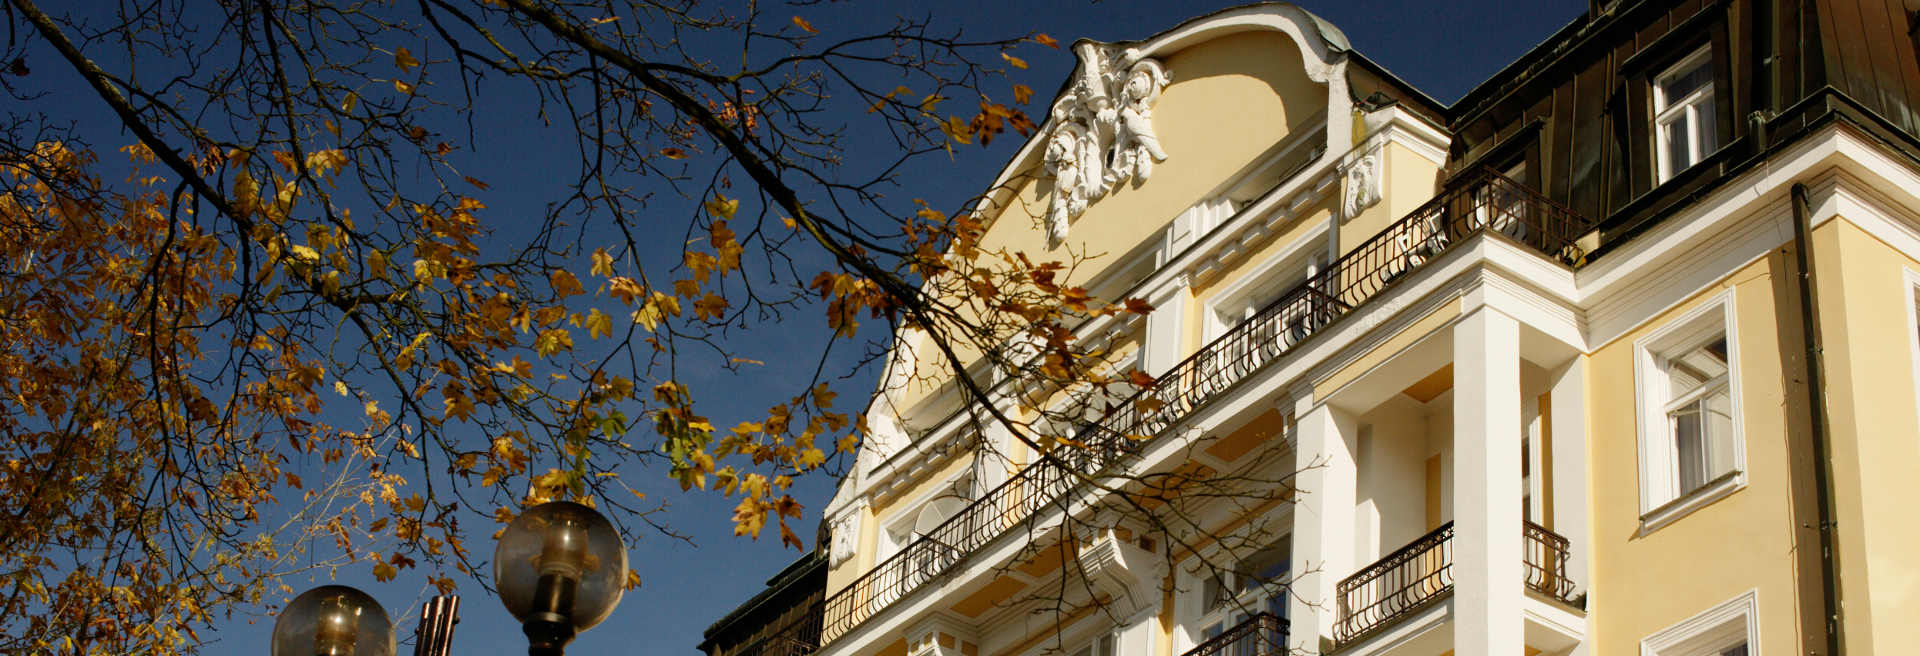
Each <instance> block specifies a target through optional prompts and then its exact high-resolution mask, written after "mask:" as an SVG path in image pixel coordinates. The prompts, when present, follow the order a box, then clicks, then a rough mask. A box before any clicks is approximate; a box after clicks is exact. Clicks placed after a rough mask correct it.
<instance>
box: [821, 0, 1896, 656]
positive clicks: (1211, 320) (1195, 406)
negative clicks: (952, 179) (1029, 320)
mask: <svg viewBox="0 0 1920 656" xmlns="http://www.w3.org/2000/svg"><path fill="white" fill-rule="evenodd" d="M1865 4H1874V3H1865ZM1863 6H1864V5H1863ZM1891 6H1892V5H1890V7H1891ZM1856 9H1857V8H1856ZM1883 9H1884V10H1887V11H1893V10H1894V9H1897V7H1894V8H1893V9H1888V8H1885V7H1879V5H1877V4H1874V10H1875V11H1880V10H1883ZM1846 11H1853V9H1845V8H1839V9H1836V8H1835V7H1833V6H1829V5H1827V4H1821V3H1814V4H1810V5H1807V6H1804V7H1800V8H1798V9H1794V10H1793V11H1787V10H1783V9H1781V8H1780V7H1778V6H1776V5H1771V4H1765V3H1757V2H1743V1H1729V2H1691V3H1689V2H1665V3H1656V2H1642V3H1631V2H1595V3H1594V4H1593V6H1592V8H1591V11H1590V12H1589V13H1588V15H1586V16H1583V17H1582V18H1581V19H1579V20H1577V21H1575V23H1574V24H1572V25H1570V26H1568V27H1567V28H1566V29H1564V30H1562V31H1561V32H1560V33H1558V34H1555V35H1552V37H1551V38H1549V39H1548V40H1547V41H1546V42H1545V43H1543V44H1542V45H1541V46H1539V47H1538V48H1536V49H1535V50H1534V51H1533V52H1531V53H1529V54H1528V55H1526V56H1525V57H1523V58H1522V59H1521V60H1519V61H1517V62H1515V65H1513V66H1510V67H1508V68H1507V69H1506V70H1503V71H1502V72H1501V73H1500V74H1499V75H1496V76H1495V78H1493V79H1491V80H1489V81H1488V82H1486V83H1485V84H1483V85H1482V86H1481V87H1480V88H1477V89H1475V90H1474V91H1473V92H1470V93H1469V94H1468V96H1467V97H1466V98H1463V99H1461V100H1460V101H1458V102H1456V103H1454V104H1453V105H1452V106H1443V105H1440V104H1438V103H1436V102H1434V101H1433V100H1431V99H1429V98H1427V97H1426V96H1424V95H1423V94H1421V93H1420V92H1419V91H1417V90H1415V89H1413V88H1412V87H1410V86H1408V85H1407V84H1405V83H1404V82H1401V81H1399V80H1398V79H1396V78H1394V77H1393V76H1392V75H1391V74H1390V73H1388V72H1387V71H1385V70H1384V69H1382V68H1381V67H1379V66H1378V65H1376V64H1373V63H1372V62H1371V61H1369V60H1367V59H1366V58H1365V57H1364V56H1363V55H1361V54H1360V53H1358V52H1355V51H1354V50H1353V49H1352V47H1351V46H1350V44H1348V43H1347V41H1346V38H1345V36H1344V35H1343V34H1342V33H1341V32H1340V31H1339V30H1338V29H1337V28H1335V27H1333V26H1332V25H1330V24H1328V23H1326V22H1325V21H1323V20H1321V19H1319V18H1318V17H1315V16H1313V15H1312V14H1310V13H1308V12H1306V11H1304V10H1302V9H1300V8H1298V7H1296V6H1293V5H1290V4H1285V3H1267V4H1259V5H1251V6H1248V7H1242V8H1238V9H1233V10H1227V11H1222V12H1217V13H1214V14H1210V15H1206V16H1201V17H1197V18H1194V19H1192V20H1189V21H1187V22H1185V23H1182V24H1179V25H1175V26H1170V27H1168V28H1167V29H1165V30H1164V31H1162V32H1160V33H1158V34H1156V35H1154V36H1152V37H1149V38H1146V39H1142V40H1140V41H1133V42H1125V43H1114V44H1107V43H1096V42H1090V41H1082V42H1079V43H1076V44H1074V47H1073V51H1074V53H1075V55H1076V56H1077V57H1078V58H1079V62H1080V63H1079V67H1078V68H1077V69H1076V70H1075V72H1074V74H1073V76H1072V77H1071V78H1070V79H1069V80H1066V81H1065V82H1064V85H1063V91H1062V95H1061V97H1060V98H1059V99H1057V100H1056V101H1055V104H1054V106H1053V107H1052V111H1051V112H1050V118H1049V120H1048V121H1047V122H1046V123H1045V124H1043V125H1042V126H1041V129H1040V131H1039V133H1038V134H1037V135H1036V136H1035V137H1034V138H1033V139H1032V140H1031V141H1030V142H1029V143H1027V144H1025V146H1024V147H1023V148H1022V149H1021V150H1020V152H1019V153H1018V154H1017V155H1016V156H1015V157H1014V159H1013V161H1011V162H1010V163H1009V164H1008V165H1007V167H1006V169H1005V170H1004V171H1003V172H1002V174H1001V175H1000V177H999V179H997V180H993V181H983V182H986V183H987V184H988V187H987V188H988V189H992V190H995V191H994V192H993V194H991V197H992V198H994V199H995V201H996V202H994V203H991V204H990V205H989V206H990V207H993V208H996V209H993V210H989V211H987V212H986V213H984V214H983V215H982V216H981V218H982V219H983V220H984V221H986V222H987V224H988V226H989V227H988V231H987V234H986V237H985V239H984V240H983V248H988V249H1000V248H1005V249H1007V250H1009V251H1019V252H1025V253H1031V254H1034V255H1035V257H1036V259H1042V258H1044V259H1057V258H1059V257H1061V256H1062V255H1061V254H1063V253H1098V254H1103V255H1102V256H1101V257H1098V258H1093V259H1091V260H1089V261H1088V262H1087V265H1086V266H1083V267H1081V268H1079V269H1076V270H1075V274H1074V279H1073V280H1072V281H1071V282H1073V283H1074V284H1081V285H1085V286H1087V287H1088V288H1090V289H1092V290H1094V292H1095V293H1096V294H1099V295H1101V296H1103V297H1107V298H1121V297H1137V298H1142V299H1145V300H1147V301H1148V302H1150V303H1151V304H1152V305H1153V306H1154V307H1155V308H1156V309H1155V310H1154V311H1153V312H1152V313H1150V314H1148V315H1146V316H1144V317H1140V316H1129V315H1119V316H1113V317H1099V318H1091V319H1088V320H1086V321H1084V322H1083V323H1082V324H1081V325H1079V326H1077V328H1076V330H1075V335H1076V337H1077V338H1078V339H1080V340H1082V341H1083V342H1088V343H1099V344H1102V345H1107V350H1108V352H1109V353H1110V354H1111V356H1110V360H1111V365H1112V367H1113V368H1114V370H1116V371H1125V370H1130V369H1137V370H1139V371H1142V372H1145V373H1147V374H1149V375H1151V376H1152V377H1153V378H1154V380H1155V382H1154V383H1153V384H1152V385H1150V386H1147V387H1144V388H1140V389H1137V390H1134V391H1132V392H1131V394H1132V396H1128V397H1125V398H1124V399H1120V400H1119V402H1117V403H1112V404H1111V406H1110V407H1109V408H1102V410H1101V411H1099V412H1090V413H1087V414H1086V415H1085V419H1084V420H1075V421H1070V422H1067V423H1068V424H1069V425H1065V426H1058V427H1054V426H1048V425H1047V421H1049V420H1050V419H1036V417H1037V415H1036V414H1035V413H1034V409H1032V408H1026V407H1023V406H1022V401H1021V399H1024V398H1030V395H1023V394H1018V393H1013V392H1007V391H1006V390H1008V389H1021V388H1020V387H1019V386H1020V385H1022V384H1023V382H1022V381H1018V380H1013V381H995V380H992V379H991V375H990V374H986V378H987V379H986V380H983V381H982V382H983V383H984V384H985V385H986V386H988V387H991V389H993V390H997V392H995V393H993V394H990V395H989V396H990V398H988V399H985V400H980V399H973V398H969V397H967V396H966V395H964V394H962V393H960V392H959V391H958V389H957V387H958V386H956V385H953V384H951V383H950V382H949V383H947V384H939V383H938V382H937V381H938V380H939V377H938V376H937V375H936V376H931V377H930V376H928V375H927V374H926V372H927V371H929V370H934V371H937V370H940V369H941V368H943V367H945V365H944V364H943V363H941V362H940V361H939V360H938V358H937V356H936V355H934V352H935V351H936V350H937V349H933V348H930V346H931V345H929V344H925V343H922V342H924V340H925V339H926V338H925V337H924V336H923V335H919V334H916V333H914V332H911V331H909V332H906V333H903V334H902V335H900V336H898V339H897V341H896V345H895V347H894V354H893V358H891V360H890V363H889V368H888V369H889V370H888V371H887V372H886V373H885V374H883V376H882V385H881V389H880V390H879V392H878V393H876V395H875V397H874V401H873V402H872V404H871V405H870V406H869V407H868V410H867V415H866V420H867V425H868V426H869V428H870V430H871V431H872V435H871V436H870V437H869V439H867V440H866V442H865V443H863V445H862V447H861V452H860V454H859V456H858V458H857V463H856V465H855V467H854V469H853V471H852V472H851V473H849V475H848V476H847V478H846V479H845V480H844V481H842V483H841V486H840V488H839V490H838V492H837V494H836V496H835V497H834V499H833V500H832V502H831V503H830V504H828V506H827V507H826V508H825V510H824V513H825V522H826V525H827V527H828V529H829V530H830V535H831V537H830V544H829V546H828V548H827V549H826V552H827V554H826V557H827V562H828V571H827V576H826V581H827V582H826V592H825V599H824V601H822V602H821V604H820V607H819V609H818V614H817V615H816V617H817V621H816V622H811V623H807V624H806V625H805V626H804V627H801V628H799V629H797V630H799V631H802V632H803V633H805V634H806V635H805V636H803V640H802V642H806V643H807V644H811V645H814V647H813V652H812V653H817V654H821V655H823V656H951V655H956V654H957V655H962V656H1047V655H1049V654H1060V655H1062V656H1266V655H1268V654H1281V653H1304V654H1316V653H1317V654H1354V655H1363V654H1365V655H1371V654H1392V655H1396V656H1398V655H1408V656H1443V655H1447V654H1500V655H1508V656H1523V655H1525V656H1531V655H1533V654H1548V655H1561V654H1580V655H1586V654H1640V655H1642V656H1756V655H1758V654H1761V653H1768V654H1781V655H1784V654H1789V653H1814V654H1839V653H1848V652H1851V653H1856V654H1858V653H1869V654H1870V653H1883V654H1898V653H1906V652H1907V651H1909V649H1908V648H1907V647H1906V645H1909V644H1913V643H1914V642H1915V639H1916V638H1920V636H1915V635H1913V634H1914V633H1916V632H1920V628H1916V627H1920V623H1917V622H1914V621H1913V620H1912V618H1913V617H1914V616H1915V615H1914V612H1913V611H1915V610H1920V609H1916V608H1914V606H1915V605H1916V604H1920V567H1916V566H1914V565H1913V564H1911V561H1910V560H1909V559H1906V558H1903V557H1902V549H1901V547H1903V546H1905V545H1907V544H1910V543H1911V541H1910V540H1908V539H1907V538H1908V537H1910V536H1908V535H1907V534H1908V533H1911V532H1916V531H1920V529H1916V528H1914V526H1915V524H1914V523H1912V522H1908V521H1902V520H1903V519H1904V517H1903V512H1902V511H1904V510H1906V509H1907V508H1908V507H1909V506H1910V505H1911V504H1912V503H1913V501H1914V500H1915V499H1916V498H1917V497H1916V496H1915V493H1916V492H1920V483H1916V482H1915V478H1916V477H1914V476H1913V475H1912V474H1911V472H1912V471H1915V470H1916V468H1920V467H1916V466H1920V365H1916V363H1917V362H1920V308H1917V307H1916V303H1917V301H1916V299H1920V155H1917V154H1920V146H1916V144H1920V139H1916V138H1915V135H1914V134H1913V133H1914V132H1915V131H1916V130H1920V120H1917V119H1916V118H1915V117H1916V116H1917V115H1915V114H1913V113H1912V112H1907V113H1905V114H1902V113H1900V112H1901V111H1906V110H1904V109H1901V110H1900V111H1894V110H1893V109H1889V107H1894V106H1895V105H1898V107H1899V108H1904V107H1906V105H1904V104H1899V103H1896V102H1894V101H1893V100H1889V98H1894V97H1895V95H1897V94H1891V93H1881V94H1877V95H1875V96H1874V97H1876V98H1879V100H1877V101H1874V102H1864V101H1858V100H1856V98H1858V97H1864V96H1866V95H1869V94H1867V93H1866V91H1867V90H1863V89H1854V88H1849V87H1848V85H1847V84H1846V82H1847V81H1848V80H1854V79H1855V78H1853V77H1850V76H1849V75H1848V74H1847V73H1846V71H1849V70H1851V71H1855V72H1858V71H1881V73H1880V74H1879V77H1877V78H1874V79H1878V80H1883V81H1884V80H1896V81H1897V80H1900V79H1907V80H1908V81H1910V82H1915V84H1911V85H1906V86H1902V87H1900V89H1901V91H1900V93H1908V92H1907V91H1906V89H1909V88H1910V89H1911V93H1913V94H1916V95H1920V67H1917V66H1916V62H1915V61H1914V53H1913V51H1912V48H1911V46H1910V45H1909V46H1908V47H1907V50H1906V51H1904V53H1902V52H1900V51H1897V50H1894V49H1885V48H1883V49H1878V50H1874V51H1873V53H1872V56H1870V57H1866V58H1865V59H1859V60H1856V59H1847V57H1850V56H1852V55H1851V54H1849V53H1848V52H1843V51H1845V50H1846V48H1847V47H1850V46H1848V45H1847V44H1845V43H1843V41H1845V40H1847V39H1853V40H1858V41H1861V42H1865V43H1878V42H1879V41H1876V39H1878V40H1880V41H1884V40H1886V39H1887V38H1891V37H1887V36H1884V35H1878V34H1877V33H1875V34H1868V33H1864V32H1863V33H1861V34H1858V35H1846V34H1844V33H1842V32H1838V31H1836V30H1835V29H1832V28H1833V27H1834V26H1836V25H1839V24H1840V20H1841V19H1844V18H1847V17H1848V14H1846V13H1845V12H1846ZM1795 12H1798V13H1795ZM1794 30H1805V32H1795V31H1794ZM1889 34H1891V33H1889ZM1789 37H1791V38H1789ZM1837 37H1846V38H1844V39H1843V38H1837ZM1790 45H1791V46H1792V47H1790ZM1781 61H1791V62H1799V63H1801V64H1805V65H1803V66H1798V67H1794V70H1792V71H1789V70H1786V69H1785V68H1782V67H1780V66H1778V65H1776V63H1777V62H1781ZM1836 62H1838V63H1836ZM1848 67H1851V68H1848ZM1908 70H1910V71H1911V75H1908V76H1907V77H1906V78H1902V77H1900V76H1901V75H1903V73H1902V71H1908ZM1836 71H1837V73H1836ZM1885 71H1893V72H1892V73H1891V74H1889V73H1886V72H1885ZM1883 90H1884V89H1883ZM1875 103H1879V104H1875ZM1900 116H1906V117H1907V118H1905V119H1901V118H1899V117H1900ZM1889 117H1892V118H1889ZM1054 396H1055V397H1057V398H1058V399H1059V401H1057V402H1058V403H1060V404H1071V403H1073V402H1075V399H1074V398H1073V394H1071V393H1062V394H1056V395H1054ZM988 403H991V404H996V407H997V408H998V409H999V410H1001V411H1002V412H1004V413H1006V414H1008V415H1011V416H1015V417H1019V418H1022V419H1024V420H1031V421H1030V423H1028V424H1026V425H1022V426H1003V425H999V424H997V423H995V422H991V421H983V420H982V419H981V417H982V415H983V414H984V413H982V412H980V410H981V409H982V406H983V404H988ZM1054 414H1058V413H1054ZM1054 414H1050V415H1048V417H1050V418H1051V417H1053V416H1054ZM1055 421H1056V423H1058V422H1057V420H1055ZM1019 430H1026V431H1030V432H1031V435H1029V436H1028V437H1029V439H1027V440H1022V439H1018V438H1017V437H1016V436H1015V435H1013V432H1014V431H1019ZM1054 434H1061V435H1074V436H1077V437H1078V439H1077V440H1076V441H1075V444H1076V445H1085V448H1084V449H1082V450H1084V451H1091V452H1093V453H1091V454H1075V453H1074V451H1073V450H1072V449H1067V450H1062V449H1055V450H1052V451H1050V452H1048V453H1045V454H1043V453H1036V452H1034V450H1033V449H1032V448H1030V447H1028V446H1025V444H1028V443H1036V440H1038V439H1039V436H1042V435H1054ZM1116 436H1118V438H1116ZM1135 438H1143V439H1135ZM790 642H791V641H790Z"/></svg>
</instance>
